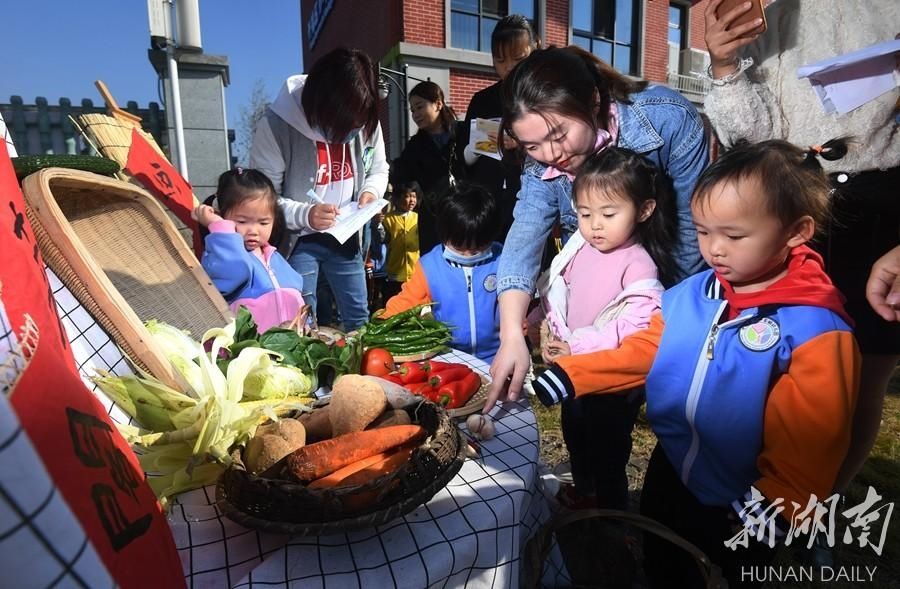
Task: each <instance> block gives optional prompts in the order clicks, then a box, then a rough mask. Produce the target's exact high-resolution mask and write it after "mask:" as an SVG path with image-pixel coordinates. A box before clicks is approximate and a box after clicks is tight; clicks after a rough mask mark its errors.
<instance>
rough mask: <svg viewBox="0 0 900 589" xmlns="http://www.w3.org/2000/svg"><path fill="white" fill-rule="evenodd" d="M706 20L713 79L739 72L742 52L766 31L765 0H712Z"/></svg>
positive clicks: (707, 45)
mask: <svg viewBox="0 0 900 589" xmlns="http://www.w3.org/2000/svg"><path fill="white" fill-rule="evenodd" d="M704 16H705V18H706V47H707V48H708V49H709V58H710V65H711V69H712V75H713V78H721V77H723V76H726V75H728V74H731V73H733V72H734V71H735V70H736V69H737V63H736V62H737V53H738V50H739V49H740V48H742V47H744V46H746V45H749V44H750V43H751V42H753V40H755V39H756V38H757V37H758V36H759V35H760V34H761V33H762V32H763V31H765V30H766V17H765V14H764V12H763V5H762V0H711V1H710V3H709V4H708V5H707V7H706V12H705V14H704Z"/></svg>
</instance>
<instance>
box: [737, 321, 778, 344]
mask: <svg viewBox="0 0 900 589" xmlns="http://www.w3.org/2000/svg"><path fill="white" fill-rule="evenodd" d="M738 335H739V337H740V339H741V343H742V344H744V347H745V348H747V349H748V350H753V351H754V352H762V351H764V350H768V349H769V348H771V347H772V346H774V345H775V344H777V343H778V340H779V339H781V329H780V328H779V327H778V324H777V323H776V322H775V321H774V320H773V319H770V318H769V317H763V318H762V319H760V320H759V321H757V322H756V323H751V324H749V325H745V326H743V327H742V328H741V330H740V332H739V334H738Z"/></svg>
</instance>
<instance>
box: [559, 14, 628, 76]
mask: <svg viewBox="0 0 900 589" xmlns="http://www.w3.org/2000/svg"><path fill="white" fill-rule="evenodd" d="M638 5H639V1H638V0H572V4H571V11H572V41H573V42H574V43H575V44H576V45H579V46H581V47H583V48H584V49H587V50H588V51H590V52H591V53H593V54H594V55H596V56H597V57H599V58H600V59H602V60H603V61H605V62H607V63H609V64H612V66H613V67H615V68H616V69H617V70H619V71H620V72H622V73H624V74H636V73H637V69H638V67H637V38H638V34H637V26H638V16H639V15H638Z"/></svg>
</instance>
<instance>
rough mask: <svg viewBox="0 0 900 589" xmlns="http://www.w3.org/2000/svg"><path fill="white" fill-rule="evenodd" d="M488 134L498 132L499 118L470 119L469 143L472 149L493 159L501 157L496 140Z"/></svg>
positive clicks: (496, 134) (496, 133)
mask: <svg viewBox="0 0 900 589" xmlns="http://www.w3.org/2000/svg"><path fill="white" fill-rule="evenodd" d="M489 134H492V135H493V136H494V137H497V136H498V135H499V134H500V119H472V122H471V126H470V128H469V145H471V146H472V151H474V152H475V153H477V154H479V155H486V156H488V157H492V158H494V159H495V160H499V159H502V158H503V156H502V155H501V154H500V150H499V149H498V147H497V142H496V141H494V140H492V139H491V138H490V135H489Z"/></svg>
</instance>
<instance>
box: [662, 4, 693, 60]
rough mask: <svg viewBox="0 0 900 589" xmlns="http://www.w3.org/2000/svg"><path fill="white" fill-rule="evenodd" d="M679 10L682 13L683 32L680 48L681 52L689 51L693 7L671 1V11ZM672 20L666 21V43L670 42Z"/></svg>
mask: <svg viewBox="0 0 900 589" xmlns="http://www.w3.org/2000/svg"><path fill="white" fill-rule="evenodd" d="M673 8H675V9H677V10H678V11H679V12H680V13H681V23H679V27H680V30H681V46H680V47H679V48H678V50H679V51H684V50H685V49H689V48H690V46H691V29H690V26H691V13H690V10H691V7H690V5H688V4H683V3H681V2H676V1H675V0H670V2H669V10H671V9H673ZM671 22H672V21H671V19H669V18H668V17H667V19H666V41H668V39H669V36H668V31H669V30H670V28H669V24H670V23H671Z"/></svg>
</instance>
